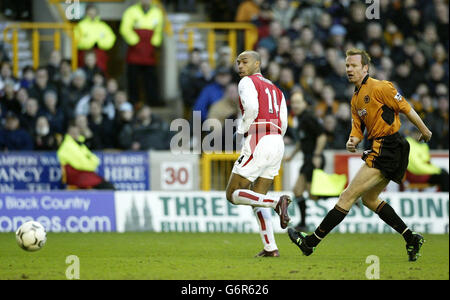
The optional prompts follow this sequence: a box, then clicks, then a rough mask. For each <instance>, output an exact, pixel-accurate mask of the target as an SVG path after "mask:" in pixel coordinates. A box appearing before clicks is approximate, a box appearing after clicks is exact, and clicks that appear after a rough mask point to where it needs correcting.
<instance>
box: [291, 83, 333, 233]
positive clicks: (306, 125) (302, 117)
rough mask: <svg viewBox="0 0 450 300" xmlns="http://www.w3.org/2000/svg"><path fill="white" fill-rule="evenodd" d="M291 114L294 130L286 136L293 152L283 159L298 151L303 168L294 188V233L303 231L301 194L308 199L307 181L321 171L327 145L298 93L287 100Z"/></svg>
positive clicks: (309, 184) (303, 209)
mask: <svg viewBox="0 0 450 300" xmlns="http://www.w3.org/2000/svg"><path fill="white" fill-rule="evenodd" d="M291 110H292V112H293V113H294V115H295V117H296V118H297V123H298V125H297V127H296V128H292V127H290V128H289V129H288V130H289V131H290V135H291V136H292V137H293V138H294V140H295V141H296V145H295V150H294V151H293V152H292V153H291V155H289V156H287V157H286V159H285V161H286V162H289V161H291V160H292V158H293V157H294V156H295V154H297V152H298V151H300V150H301V151H302V152H303V165H302V167H301V168H300V175H299V177H298V179H297V181H296V183H295V186H294V190H293V192H294V197H295V200H296V201H297V204H298V207H299V209H300V223H299V224H298V225H297V226H296V227H295V229H296V230H297V231H307V227H306V199H307V198H305V197H304V196H303V194H304V192H305V191H308V195H309V197H310V198H311V195H310V190H311V180H312V174H313V171H314V169H323V168H324V166H325V157H324V155H323V149H324V148H325V144H326V142H327V137H326V134H325V129H324V128H323V126H322V124H321V122H320V121H319V119H318V118H317V117H316V116H315V114H314V112H313V111H312V110H311V109H310V107H309V103H308V102H307V101H306V100H305V98H304V96H303V93H302V92H295V93H293V94H292V96H291Z"/></svg>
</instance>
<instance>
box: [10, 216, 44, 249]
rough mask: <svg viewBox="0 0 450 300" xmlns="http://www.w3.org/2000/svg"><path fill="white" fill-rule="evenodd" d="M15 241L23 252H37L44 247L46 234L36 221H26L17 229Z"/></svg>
mask: <svg viewBox="0 0 450 300" xmlns="http://www.w3.org/2000/svg"><path fill="white" fill-rule="evenodd" d="M16 241H17V244H19V247H20V248H22V249H23V250H26V251H37V250H39V249H41V248H42V247H43V246H44V245H45V242H46V241H47V233H46V232H45V228H44V226H42V224H40V223H38V222H36V221H28V222H25V223H23V224H22V225H21V226H20V227H19V228H18V229H17V231H16Z"/></svg>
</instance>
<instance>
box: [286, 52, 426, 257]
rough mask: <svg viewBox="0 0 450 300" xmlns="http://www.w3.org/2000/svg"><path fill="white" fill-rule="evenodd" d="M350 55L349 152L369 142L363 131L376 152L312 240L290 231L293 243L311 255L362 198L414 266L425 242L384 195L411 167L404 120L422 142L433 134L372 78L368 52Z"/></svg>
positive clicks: (401, 99) (393, 91) (386, 85)
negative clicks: (397, 235)
mask: <svg viewBox="0 0 450 300" xmlns="http://www.w3.org/2000/svg"><path fill="white" fill-rule="evenodd" d="M346 55H347V57H346V70H347V77H348V79H349V81H350V82H351V83H353V84H355V92H354V94H353V97H352V100H351V109H352V131H351V133H350V137H349V139H348V141H347V144H346V147H347V150H348V151H350V152H355V151H356V148H357V146H358V144H359V143H360V142H361V140H362V139H363V137H364V135H363V132H364V129H366V130H367V138H368V140H369V142H370V145H371V146H370V148H369V149H367V150H366V151H364V153H363V155H362V159H363V160H364V161H365V164H363V165H362V167H361V168H360V170H359V171H358V173H357V174H356V176H355V177H354V178H353V180H352V181H351V182H350V184H349V185H348V187H347V188H346V189H345V190H344V191H343V192H342V193H341V195H340V196H339V200H338V202H337V204H336V206H335V207H334V208H333V209H332V210H330V211H329V212H328V214H327V215H326V216H325V218H324V219H323V221H322V223H321V224H320V225H319V227H317V229H316V230H315V231H314V232H313V233H312V234H310V235H306V233H304V232H297V231H295V230H294V229H292V228H289V229H288V233H289V237H290V238H291V240H292V242H294V243H295V244H296V245H297V246H298V247H299V248H300V250H301V251H302V252H303V254H305V255H310V254H312V253H313V251H314V248H315V247H316V246H317V245H318V244H319V243H320V241H321V240H322V239H323V238H324V237H325V236H326V235H327V234H328V233H329V232H330V231H331V230H332V229H333V228H334V227H336V226H337V225H338V224H339V223H341V222H342V220H343V219H344V218H345V216H346V215H347V213H348V212H349V210H350V208H351V207H352V205H353V204H354V203H355V201H356V200H357V199H358V198H359V197H361V199H362V201H363V204H364V205H365V206H366V207H368V208H369V209H371V210H372V211H374V212H375V213H377V214H378V215H379V217H380V218H381V219H382V220H383V221H384V222H386V224H388V225H389V226H391V227H392V228H393V229H394V230H395V231H397V232H398V233H400V234H401V235H402V236H403V238H404V239H405V241H406V250H407V253H408V257H409V260H410V261H415V260H417V258H418V256H419V250H420V247H421V246H422V244H423V242H424V238H423V237H422V236H421V235H420V234H418V233H415V232H412V231H411V230H410V229H409V228H408V227H407V226H406V224H405V223H404V222H403V220H402V219H401V218H400V217H399V216H398V215H397V214H396V212H395V211H394V209H393V208H392V207H391V206H390V205H389V204H388V203H387V202H385V201H383V200H381V199H380V198H379V195H380V193H381V192H382V191H383V190H384V189H385V188H386V186H387V184H388V183H389V181H391V180H393V181H394V182H397V183H400V182H401V180H402V178H403V176H404V174H405V171H406V167H407V166H408V156H409V144H408V142H407V141H406V140H405V138H404V137H402V136H401V135H400V134H399V133H398V130H399V129H400V118H399V114H400V113H402V114H405V115H406V116H407V118H408V119H409V120H410V121H411V122H412V123H413V124H414V125H415V126H416V127H417V128H418V129H419V131H420V132H421V136H420V138H419V140H423V141H425V142H428V141H429V140H430V139H431V135H432V133H431V131H430V130H429V129H428V128H427V126H426V125H425V124H424V123H423V121H422V119H421V118H420V117H419V116H418V115H417V113H416V112H415V111H414V109H413V108H412V107H411V105H409V103H408V102H407V101H406V100H405V98H404V97H403V96H402V95H400V94H399V93H398V92H397V90H396V89H395V88H394V86H393V84H392V83H391V82H389V81H385V80H376V79H374V78H371V77H370V76H369V65H370V57H369V55H368V54H367V52H366V51H364V50H360V49H355V48H353V49H350V50H348V51H347V53H346Z"/></svg>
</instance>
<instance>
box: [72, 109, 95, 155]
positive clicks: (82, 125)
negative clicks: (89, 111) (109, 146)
mask: <svg viewBox="0 0 450 300" xmlns="http://www.w3.org/2000/svg"><path fill="white" fill-rule="evenodd" d="M73 122H74V125H75V126H77V127H78V130H79V131H80V134H81V135H82V136H83V137H84V143H85V144H86V146H87V147H88V148H89V149H94V148H95V147H96V146H97V145H98V144H99V142H98V139H99V138H100V137H99V136H95V135H94V133H93V132H92V130H91V128H89V123H88V119H87V116H85V115H78V116H76V117H75V119H74V120H73ZM67 130H69V129H67Z"/></svg>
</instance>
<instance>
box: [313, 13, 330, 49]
mask: <svg viewBox="0 0 450 300" xmlns="http://www.w3.org/2000/svg"><path fill="white" fill-rule="evenodd" d="M331 25H333V19H332V17H331V15H330V14H329V13H327V12H323V13H322V14H321V15H320V17H319V21H318V22H317V25H316V26H315V27H314V36H315V37H316V38H317V40H319V41H320V42H321V43H326V41H327V39H328V36H329V35H330V28H331Z"/></svg>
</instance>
